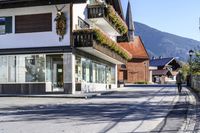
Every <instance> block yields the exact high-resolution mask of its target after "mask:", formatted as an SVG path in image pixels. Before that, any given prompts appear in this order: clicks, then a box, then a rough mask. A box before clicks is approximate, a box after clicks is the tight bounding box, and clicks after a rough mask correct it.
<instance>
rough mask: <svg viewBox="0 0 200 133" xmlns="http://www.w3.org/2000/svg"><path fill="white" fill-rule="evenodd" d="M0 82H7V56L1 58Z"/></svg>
mask: <svg viewBox="0 0 200 133" xmlns="http://www.w3.org/2000/svg"><path fill="white" fill-rule="evenodd" d="M0 82H1V83H3V82H7V56H0Z"/></svg>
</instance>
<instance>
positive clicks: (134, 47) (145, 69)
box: [118, 2, 149, 83]
mask: <svg viewBox="0 0 200 133" xmlns="http://www.w3.org/2000/svg"><path fill="white" fill-rule="evenodd" d="M126 24H127V26H128V35H127V36H124V37H118V39H119V40H118V41H119V43H118V44H119V45H120V46H121V47H123V48H124V49H125V50H126V51H128V52H129V53H130V54H131V59H130V60H129V61H128V62H127V63H126V64H125V65H118V80H119V82H122V83H147V82H148V81H149V55H148V53H147V51H146V48H145V46H144V44H143V42H142V39H141V38H140V36H135V34H134V31H135V27H134V23H133V18H132V12H131V5H130V2H128V6H127V13H126Z"/></svg>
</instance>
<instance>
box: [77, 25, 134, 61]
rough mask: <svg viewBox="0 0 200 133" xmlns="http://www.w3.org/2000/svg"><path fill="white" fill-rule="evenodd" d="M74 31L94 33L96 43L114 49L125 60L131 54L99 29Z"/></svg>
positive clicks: (129, 57) (128, 58)
mask: <svg viewBox="0 0 200 133" xmlns="http://www.w3.org/2000/svg"><path fill="white" fill-rule="evenodd" d="M74 33H76V34H77V33H79V34H90V33H93V34H94V40H95V41H96V42H97V44H100V45H102V46H104V47H107V48H109V49H110V50H112V51H114V52H115V53H117V54H118V55H120V56H121V57H123V58H124V59H126V60H130V59H131V55H130V54H129V53H128V52H127V51H126V50H124V49H123V48H121V47H120V46H119V45H118V44H117V43H116V42H114V41H113V40H111V39H110V38H109V37H108V36H107V35H105V34H104V33H103V32H102V31H101V30H100V29H81V30H76V31H74Z"/></svg>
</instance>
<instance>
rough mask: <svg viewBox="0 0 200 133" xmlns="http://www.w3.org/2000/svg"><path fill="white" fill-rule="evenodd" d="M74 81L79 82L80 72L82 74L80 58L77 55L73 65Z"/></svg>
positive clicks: (80, 78)
mask: <svg viewBox="0 0 200 133" xmlns="http://www.w3.org/2000/svg"><path fill="white" fill-rule="evenodd" d="M75 71H76V72H75V74H76V75H75V79H76V80H75V81H76V83H80V82H81V80H82V76H81V74H82V70H81V58H80V57H78V56H76V67H75Z"/></svg>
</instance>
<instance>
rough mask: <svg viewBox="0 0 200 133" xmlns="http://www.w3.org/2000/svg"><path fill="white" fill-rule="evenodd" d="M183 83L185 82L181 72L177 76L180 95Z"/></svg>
mask: <svg viewBox="0 0 200 133" xmlns="http://www.w3.org/2000/svg"><path fill="white" fill-rule="evenodd" d="M182 81H183V75H182V73H181V72H180V71H179V72H178V74H177V75H176V84H177V87H178V92H179V93H181V90H182Z"/></svg>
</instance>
